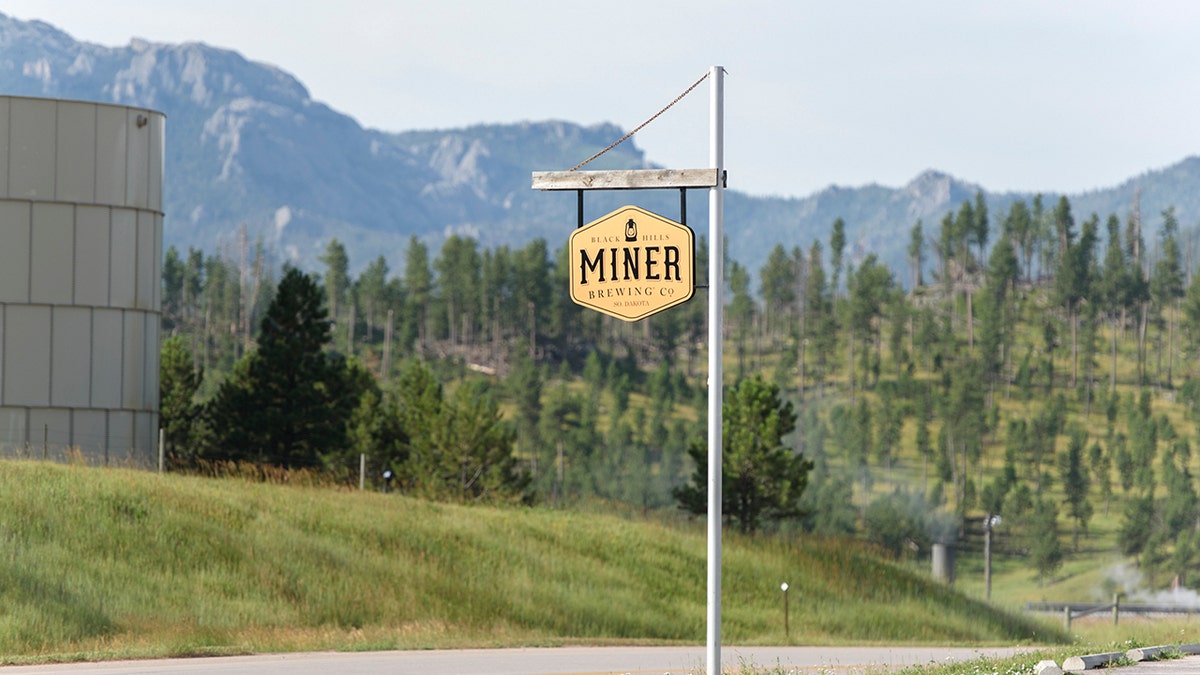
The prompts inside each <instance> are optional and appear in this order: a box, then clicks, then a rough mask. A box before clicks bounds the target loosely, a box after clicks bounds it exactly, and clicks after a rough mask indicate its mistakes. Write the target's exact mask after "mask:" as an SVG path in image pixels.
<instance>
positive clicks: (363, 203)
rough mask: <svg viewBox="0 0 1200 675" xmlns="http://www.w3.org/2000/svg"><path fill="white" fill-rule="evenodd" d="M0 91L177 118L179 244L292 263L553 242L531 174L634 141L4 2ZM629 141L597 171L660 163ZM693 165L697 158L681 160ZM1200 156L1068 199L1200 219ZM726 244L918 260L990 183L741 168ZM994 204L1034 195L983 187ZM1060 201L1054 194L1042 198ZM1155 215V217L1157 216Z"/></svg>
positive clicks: (695, 204) (604, 196) (169, 226)
mask: <svg viewBox="0 0 1200 675" xmlns="http://www.w3.org/2000/svg"><path fill="white" fill-rule="evenodd" d="M0 92H2V93H4V94H8V95H25V96H44V97H54V98H69V99H81V100H90V101H100V102H110V103H117V104H122V105H133V106H144V107H148V108H153V109H156V110H160V111H162V112H164V113H166V115H167V151H166V152H167V156H166V181H165V188H164V189H165V194H164V203H165V207H164V209H165V211H166V214H167V215H166V236H165V239H166V244H167V245H175V246H176V247H179V248H181V249H186V248H187V247H188V246H197V247H200V248H202V249H204V250H205V251H210V252H211V251H216V250H220V249H221V248H222V247H232V246H233V245H234V243H235V234H236V232H237V230H238V228H239V227H240V226H243V225H244V226H245V227H246V228H247V230H248V231H249V232H250V234H251V236H252V237H254V236H259V235H261V236H262V237H263V238H264V240H265V241H266V242H267V243H268V245H269V246H270V247H271V248H272V249H273V250H274V251H276V252H277V254H278V255H279V256H280V257H286V258H288V259H291V260H293V261H295V262H297V263H299V264H301V265H303V266H314V265H315V264H316V263H315V260H316V258H317V257H318V256H319V254H320V252H321V250H322V249H323V248H324V246H325V244H326V243H327V242H328V241H329V239H331V238H333V237H337V238H338V239H340V240H341V241H343V242H344V243H345V244H346V246H347V249H348V250H349V253H350V256H351V262H352V265H353V266H354V267H355V268H361V267H362V266H365V265H366V264H367V262H369V261H370V260H371V259H373V258H374V257H375V256H377V255H380V254H383V255H385V256H386V257H387V259H388V262H389V264H390V266H391V267H392V268H393V269H398V268H399V267H400V266H401V265H402V262H403V251H404V248H405V246H406V245H407V242H408V240H409V237H411V236H414V235H415V236H417V237H419V238H421V239H423V240H425V241H427V242H428V243H429V244H430V245H431V246H433V247H435V250H436V247H437V246H439V245H440V242H441V241H442V240H443V239H444V238H445V237H446V236H449V234H451V233H459V234H464V235H470V236H473V237H475V238H476V239H478V240H479V241H480V242H481V243H482V244H483V245H485V246H498V245H506V244H507V245H510V246H520V245H523V244H524V243H525V242H527V241H528V240H530V239H532V238H535V237H543V238H545V239H546V240H547V241H548V242H549V244H550V246H551V248H557V247H558V246H560V245H562V244H563V243H565V241H566V237H567V235H568V234H569V232H570V229H571V228H573V227H574V226H575V220H576V216H575V196H574V194H570V193H568V194H562V193H540V192H534V191H533V190H531V189H530V173H531V172H532V171H535V170H553V169H565V168H567V167H570V166H572V165H574V164H575V163H577V162H578V161H580V160H581V159H582V158H585V157H588V156H590V155H591V154H592V153H594V152H595V151H597V150H599V149H600V148H603V147H605V146H607V145H608V144H609V143H610V142H612V141H613V140H615V139H617V138H619V137H620V136H622V135H623V131H622V130H621V129H619V128H617V127H616V126H613V125H608V124H601V125H596V126H591V127H584V126H580V125H577V124H573V123H571V122H567V121H541V122H526V123H521V124H507V125H494V124H493V125H489V124H481V125H478V126H473V127H468V128H464V129H447V130H428V131H409V132H404V133H385V132H382V131H378V130H373V129H365V128H363V127H362V126H360V125H359V124H358V123H357V122H356V121H355V120H354V119H352V118H351V117H349V116H347V115H345V114H342V113H340V112H338V111H336V110H333V109H332V108H330V107H329V106H327V105H325V104H323V103H320V102H318V101H314V100H313V99H312V97H311V96H310V95H309V92H308V90H307V89H305V87H304V85H303V84H301V83H300V82H299V81H298V80H297V79H296V78H295V77H293V76H291V75H290V74H288V73H287V72H285V71H284V70H281V69H280V68H277V67H274V66H271V65H267V64H263V63H256V62H252V61H249V60H247V59H246V58H244V57H243V56H242V55H240V54H238V53H237V52H234V51H230V50H226V49H219V48H216V47H212V46H209V45H206V44H202V43H187V44H160V43H154V42H149V41H145V40H133V41H131V42H130V44H128V45H126V46H124V47H118V48H109V47H104V46H99V45H94V44H89V43H86V42H80V41H77V40H75V39H74V38H72V37H71V36H70V35H68V34H67V33H65V32H63V31H61V30H59V29H57V28H55V27H53V26H51V25H49V24H46V23H43V22H39V21H28V22H26V21H19V20H16V19H13V18H10V17H7V16H4V15H2V14H0ZM651 166H653V164H652V163H651V162H650V161H649V160H648V159H647V158H646V157H645V155H644V153H643V152H642V151H641V150H640V149H638V148H637V146H636V144H635V143H633V142H632V141H630V142H626V143H624V144H622V145H620V146H618V147H617V148H616V149H615V150H613V151H612V152H609V153H608V154H606V155H604V156H603V157H602V158H600V159H599V160H597V161H596V162H594V163H593V164H592V165H589V167H588V168H598V169H599V168H609V169H611V168H622V169H631V168H649V167H651ZM681 168H693V167H681ZM1197 186H1200V158H1189V159H1187V160H1185V161H1183V162H1181V163H1180V164H1178V165H1176V166H1173V167H1169V168H1167V169H1163V170H1160V171H1156V172H1151V173H1147V174H1144V175H1142V176H1139V177H1137V178H1133V179H1131V180H1129V181H1127V182H1126V183H1123V184H1122V185H1120V186H1117V187H1114V188H1111V189H1107V190H1098V191H1094V192H1089V193H1086V194H1081V195H1072V196H1071V198H1072V204H1073V206H1074V207H1075V210H1076V213H1077V214H1086V213H1089V212H1091V211H1096V212H1098V213H1101V214H1102V215H1107V213H1109V212H1117V213H1119V214H1122V217H1123V215H1124V213H1126V212H1128V210H1129V208H1130V205H1131V204H1132V202H1133V195H1134V192H1135V191H1138V190H1139V189H1140V194H1141V205H1142V211H1143V213H1146V214H1154V215H1157V214H1158V212H1159V211H1161V210H1162V209H1165V208H1166V207H1167V206H1168V205H1172V204H1173V205H1175V206H1176V208H1177V213H1178V215H1179V217H1180V221H1181V222H1182V223H1184V224H1185V225H1187V224H1191V223H1193V222H1195V220H1196V219H1197V217H1198V216H1200V190H1197V189H1196V187H1197ZM730 187H731V190H730V191H729V192H728V193H727V198H726V219H725V223H726V233H727V236H728V238H729V254H730V255H731V256H733V257H734V258H735V259H737V260H739V261H741V262H742V263H743V264H745V265H747V266H748V267H749V268H750V269H751V270H752V271H757V270H758V268H759V267H760V266H761V264H762V262H763V261H764V260H765V259H766V256H767V253H768V252H769V250H770V249H771V247H773V246H774V245H775V244H776V243H782V244H783V245H784V246H785V247H787V248H789V249H790V248H791V247H793V246H802V247H807V246H809V245H810V244H811V243H812V241H813V240H814V239H817V238H819V239H821V240H823V241H827V240H828V236H829V227H830V224H831V223H832V222H833V221H834V219H836V218H838V217H841V218H843V219H845V221H846V224H847V237H848V240H849V242H850V245H851V247H852V248H851V250H850V251H848V253H849V254H850V255H852V256H854V255H862V254H865V253H867V252H872V251H873V252H876V253H878V254H879V255H880V257H881V258H882V259H883V260H885V261H887V262H889V263H891V264H892V265H893V266H894V267H896V268H897V269H902V268H903V267H904V265H905V263H904V260H905V254H904V249H905V247H906V246H907V242H908V232H909V230H910V228H911V227H912V225H913V223H914V222H916V220H917V219H923V220H924V222H925V223H926V226H927V228H929V229H928V230H927V231H932V230H933V228H935V227H936V225H937V223H938V222H939V221H940V219H941V217H942V214H944V213H945V212H946V211H947V210H948V209H954V208H957V206H958V204H960V203H961V202H962V201H963V200H964V199H970V198H972V197H973V196H974V194H975V192H976V191H977V190H981V189H982V188H981V187H980V186H977V185H973V184H970V183H966V182H963V181H960V180H958V179H955V178H954V177H951V176H948V175H945V174H942V173H938V172H936V171H927V172H925V173H923V174H921V175H920V176H917V177H916V178H914V179H913V180H912V181H911V182H910V183H909V184H908V185H905V186H903V187H900V188H890V187H884V186H880V185H868V186H862V187H853V188H848V187H838V186H831V187H828V188H826V189H824V190H821V191H820V192H817V193H816V194H813V195H810V196H808V197H804V198H793V199H784V198H775V197H756V196H752V195H750V194H747V193H745V192H742V191H739V190H738V189H737V188H738V184H737V169H736V167H730ZM985 195H986V197H987V200H988V202H989V206H990V207H991V208H992V212H993V213H1000V211H1001V210H1002V209H1003V208H1005V207H1006V206H1007V205H1008V204H1009V203H1011V202H1012V201H1013V200H1014V199H1017V198H1028V197H1029V195H1015V194H989V193H986V191H985ZM631 198H632V197H631V195H630V194H629V193H589V195H588V197H587V214H586V217H587V218H588V219H591V218H593V217H598V216H600V215H603V214H605V213H607V212H608V211H610V210H612V209H614V208H616V207H617V206H620V205H621V204H622V203H625V202H627V201H629V200H630V199H631ZM1051 198H1055V199H1056V198H1057V196H1056V195H1051V194H1047V199H1051ZM636 201H637V203H638V205H639V206H642V207H643V208H648V209H650V210H654V211H656V212H660V213H663V214H664V215H666V216H668V217H678V216H679V197H678V195H677V194H676V193H666V194H663V193H646V192H643V193H637V196H636ZM706 210H707V199H706V198H705V197H704V195H702V194H700V193H696V196H695V197H693V198H692V199H690V200H689V205H688V213H687V220H688V222H689V223H690V224H691V225H692V226H693V227H694V228H695V229H696V230H697V231H698V232H699V233H700V234H704V232H705V229H706V227H707V212H706ZM1152 222H1153V221H1152Z"/></svg>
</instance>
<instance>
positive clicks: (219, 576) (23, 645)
mask: <svg viewBox="0 0 1200 675" xmlns="http://www.w3.org/2000/svg"><path fill="white" fill-rule="evenodd" d="M0 568H2V572H0V654H2V655H3V656H4V658H5V659H6V660H7V661H13V660H23V659H28V658H77V657H80V656H86V657H89V658H94V657H104V656H138V655H162V654H191V653H212V652H240V651H270V650H289V649H386V648H428V647H435V646H436V647H448V646H449V647H453V646H501V645H542V644H562V643H568V642H572V643H575V642H587V643H605V642H626V643H627V642H641V641H651V642H682V643H700V642H702V641H703V639H704V621H705V618H704V603H705V586H704V577H705V542H704V533H703V532H702V531H701V529H700V528H697V527H692V526H686V525H685V526H672V525H665V524H659V523H652V522H631V521H628V520H624V519H621V518H619V517H615V516H603V515H595V514H580V513H571V512H563V511H552V510H544V509H519V508H512V509H488V508H466V507H458V506H449V505H443V504H435V503H429V502H423V501H418V500H413V499H409V498H406V497H402V496H398V495H385V494H378V493H371V492H367V493H363V492H356V491H345V490H342V491H339V490H330V489H317V488H302V487H291V486H286V487H281V486H272V485H266V484H259V483H254V484H252V483H247V482H242V481H239V480H213V479H200V478H190V477H181V476H172V475H167V476H161V475H156V474H150V473H143V472H136V471H126V470H116V469H97V468H86V467H79V466H63V465H55V464H40V463H34V462H21V461H16V462H4V463H0ZM724 571H725V576H724V582H723V583H724V602H723V608H724V623H723V628H724V639H725V641H726V642H728V643H767V644H778V643H783V642H784V637H783V625H782V598H781V594H780V591H779V584H780V582H781V581H785V580H786V581H788V583H789V584H790V585H791V591H790V592H789V595H790V596H791V603H792V604H791V642H792V643H796V644H827V643H864V642H904V643H976V642H993V643H996V642H1000V643H1012V642H1016V641H1026V642H1029V641H1033V642H1041V641H1054V640H1058V639H1061V637H1062V636H1061V635H1060V634H1058V633H1057V632H1056V630H1055V629H1054V628H1048V627H1046V626H1044V625H1040V624H1038V623H1036V622H1033V621H1029V620H1027V619H1025V618H1022V617H1019V616H1016V615H1013V614H1007V613H1003V612H1000V611H996V610H994V609H992V608H989V607H987V606H986V605H984V604H982V603H980V602H978V601H975V600H971V599H968V598H966V597H964V596H963V595H961V594H958V593H955V592H952V591H949V590H947V589H945V588H943V587H941V586H939V585H936V584H933V583H931V582H930V581H928V580H926V579H925V578H923V577H922V576H921V575H916V574H912V573H910V572H908V571H905V570H904V569H902V568H900V567H897V566H895V565H893V564H891V563H888V562H884V561H882V560H880V559H879V558H877V557H875V556H874V555H872V554H871V552H870V551H869V550H867V549H865V548H863V547H862V546H860V545H857V544H852V543H847V542H845V541H833V540H819V539H801V540H797V541H789V542H785V541H782V540H779V539H771V538H755V539H744V538H740V537H736V536H732V535H731V536H728V537H727V538H726V548H725V560H724Z"/></svg>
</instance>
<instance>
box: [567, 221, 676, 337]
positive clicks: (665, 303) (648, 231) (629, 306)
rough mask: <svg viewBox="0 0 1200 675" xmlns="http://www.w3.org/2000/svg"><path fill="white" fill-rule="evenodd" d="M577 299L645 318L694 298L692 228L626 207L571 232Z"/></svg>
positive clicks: (620, 315) (573, 289)
mask: <svg viewBox="0 0 1200 675" xmlns="http://www.w3.org/2000/svg"><path fill="white" fill-rule="evenodd" d="M567 246H568V248H569V249H570V252H571V299H572V300H574V301H575V302H576V303H577V304H580V305H583V306H584V307H591V308H592V309H595V310H597V311H600V312H604V313H605V314H608V315H609V316H614V317H616V318H618V319H622V320H624V321H639V320H641V319H644V318H646V317H648V316H650V315H651V314H655V313H657V312H661V311H663V310H664V309H667V308H669V307H674V306H675V305H678V304H680V303H683V302H687V301H688V300H690V299H691V298H692V295H693V294H694V293H695V290H696V275H695V271H694V267H693V262H694V259H695V254H696V239H695V236H694V235H693V234H692V231H691V230H690V229H688V227H687V226H685V225H681V224H679V223H677V222H675V221H673V220H669V219H667V218H663V217H662V216H660V215H657V214H654V213H651V212H649V211H646V210H645V209H641V208H638V207H636V206H623V207H621V208H619V209H617V210H616V211H613V212H612V213H610V214H608V215H607V216H604V217H603V218H599V219H597V220H594V221H592V222H590V223H588V224H587V225H584V226H583V227H581V228H579V229H577V230H575V231H574V232H573V233H571V238H570V241H569V243H568V245H567Z"/></svg>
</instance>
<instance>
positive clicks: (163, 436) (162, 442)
mask: <svg viewBox="0 0 1200 675" xmlns="http://www.w3.org/2000/svg"><path fill="white" fill-rule="evenodd" d="M166 447H167V430H166V429H159V430H158V472H159V473H162V472H163V459H164V457H165V456H166V452H167V450H166Z"/></svg>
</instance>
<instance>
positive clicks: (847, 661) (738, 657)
mask: <svg viewBox="0 0 1200 675" xmlns="http://www.w3.org/2000/svg"><path fill="white" fill-rule="evenodd" d="M1020 651H1021V649H1020V648H995V649H972V648H936V647H731V646H726V647H722V649H721V658H722V661H723V662H724V666H725V669H727V670H731V671H732V670H737V669H740V667H741V666H744V665H753V666H760V667H775V666H784V667H789V668H797V669H800V670H812V671H831V670H832V671H840V672H862V671H866V670H879V669H895V668H904V667H908V666H915V665H922V664H934V663H945V662H949V661H963V660H969V659H975V658H979V657H981V656H990V657H1004V656H1010V655H1012V654H1015V653H1018V652H1020ZM703 669H704V647H555V648H545V649H455V650H430V651H394V652H318V653H303V654H267V655H256V656H223V657H210V658H194V659H153V660H145V661H109V662H102V663H75V664H54V665H44V666H16V667H11V666H10V667H8V668H0V673H2V674H3V675H10V674H11V675H26V674H29V675H34V674H36V675H52V674H53V675H98V674H104V675H109V674H115V673H122V674H130V675H150V674H155V675H159V674H161V675H185V674H186V675H193V674H199V673H206V674H207V673H214V674H221V675H241V674H243V673H253V674H254V675H264V674H265V675H272V674H277V675H284V674H286V675H324V674H325V673H341V674H343V675H367V674H374V673H388V674H389V675H609V674H615V675H624V674H625V673H630V674H642V675H649V674H651V673H653V674H654V675H664V674H668V675H690V674H691V673H699V672H701V671H703ZM1130 675H1135V674H1133V673H1131V674H1130ZM1147 675H1151V674H1149V673H1147ZM1153 675H1175V674H1174V673H1165V672H1164V673H1154V674H1153ZM1193 675H1200V673H1194V674H1193Z"/></svg>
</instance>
